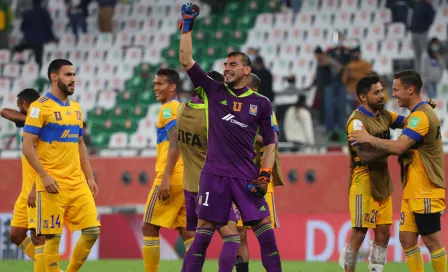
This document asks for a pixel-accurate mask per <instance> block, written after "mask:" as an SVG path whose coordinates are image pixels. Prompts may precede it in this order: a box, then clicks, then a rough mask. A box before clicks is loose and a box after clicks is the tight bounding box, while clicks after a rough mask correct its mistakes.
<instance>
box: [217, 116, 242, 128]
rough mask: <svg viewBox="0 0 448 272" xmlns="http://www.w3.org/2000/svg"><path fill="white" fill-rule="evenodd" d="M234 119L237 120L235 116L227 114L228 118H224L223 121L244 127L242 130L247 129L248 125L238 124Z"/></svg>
mask: <svg viewBox="0 0 448 272" xmlns="http://www.w3.org/2000/svg"><path fill="white" fill-rule="evenodd" d="M233 118H235V115H233V114H230V113H229V114H227V115H226V116H224V117H223V118H222V120H224V121H227V122H230V123H232V124H235V125H238V126H240V127H242V128H247V125H246V124H243V123H241V122H238V121H237V120H235V119H233Z"/></svg>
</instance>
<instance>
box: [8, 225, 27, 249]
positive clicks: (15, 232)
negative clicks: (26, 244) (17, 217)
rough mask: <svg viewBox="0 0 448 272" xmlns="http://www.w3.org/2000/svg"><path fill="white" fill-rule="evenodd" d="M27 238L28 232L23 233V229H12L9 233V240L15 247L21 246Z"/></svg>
mask: <svg viewBox="0 0 448 272" xmlns="http://www.w3.org/2000/svg"><path fill="white" fill-rule="evenodd" d="M25 238H26V230H25V231H22V229H21V228H11V231H10V232H9V240H10V241H11V242H12V243H14V244H15V245H20V244H21V243H22V242H23V240H25Z"/></svg>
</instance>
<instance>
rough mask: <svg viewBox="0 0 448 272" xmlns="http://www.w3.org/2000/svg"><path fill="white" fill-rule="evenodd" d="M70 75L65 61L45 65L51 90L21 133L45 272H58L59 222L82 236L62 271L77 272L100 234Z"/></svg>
mask: <svg viewBox="0 0 448 272" xmlns="http://www.w3.org/2000/svg"><path fill="white" fill-rule="evenodd" d="M75 75H76V73H75V69H74V67H73V64H72V63H71V62H70V61H68V60H64V59H56V60H53V61H52V62H51V63H50V65H49V67H48V79H49V80H50V82H51V90H50V92H48V93H46V94H45V95H44V96H42V97H41V98H39V99H38V100H37V101H35V102H33V103H32V104H31V106H30V109H29V111H28V114H27V117H26V121H25V127H24V128H23V154H24V155H25V158H26V160H27V161H28V162H29V163H30V165H31V166H32V167H33V168H34V170H35V171H36V172H37V176H36V181H35V182H36V191H37V228H36V232H37V234H38V235H44V236H45V248H44V258H45V268H46V271H47V272H52V271H57V272H59V269H60V257H59V242H60V240H61V234H62V230H63V226H64V223H66V224H67V226H68V228H69V229H70V231H72V232H73V231H77V230H81V231H82V234H81V236H80V238H79V240H78V241H77V243H76V245H75V248H74V249H73V254H72V257H71V259H70V263H69V265H68V268H67V272H74V271H79V269H80V268H81V266H82V265H83V264H84V262H85V260H86V259H87V257H88V256H89V253H90V250H91V248H92V246H93V245H94V244H95V241H96V240H97V238H98V235H99V233H100V222H99V217H98V214H97V211H96V207H95V201H94V197H95V196H96V194H97V192H98V187H97V185H96V182H95V179H94V176H93V172H92V169H91V167H90V164H89V160H88V155H87V149H86V146H85V144H84V141H83V138H82V135H83V127H82V111H81V106H80V105H79V104H78V103H76V102H74V101H72V100H70V99H68V97H69V96H70V95H72V94H73V93H74V91H75Z"/></svg>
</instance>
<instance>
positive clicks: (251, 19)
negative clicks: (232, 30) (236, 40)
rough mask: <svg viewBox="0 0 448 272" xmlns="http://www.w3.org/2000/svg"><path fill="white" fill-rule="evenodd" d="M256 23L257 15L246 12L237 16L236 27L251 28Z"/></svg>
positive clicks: (240, 28)
mask: <svg viewBox="0 0 448 272" xmlns="http://www.w3.org/2000/svg"><path fill="white" fill-rule="evenodd" d="M254 24H255V16H254V15H253V14H244V15H242V16H240V17H238V18H237V20H236V29H239V30H249V29H251V28H252V27H253V26H254Z"/></svg>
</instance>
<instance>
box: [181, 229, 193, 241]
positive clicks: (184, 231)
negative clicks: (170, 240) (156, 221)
mask: <svg viewBox="0 0 448 272" xmlns="http://www.w3.org/2000/svg"><path fill="white" fill-rule="evenodd" d="M177 230H178V231H179V235H180V237H181V238H182V240H183V241H187V240H189V239H191V238H193V237H194V231H190V230H187V229H186V228H178V229H177Z"/></svg>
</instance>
